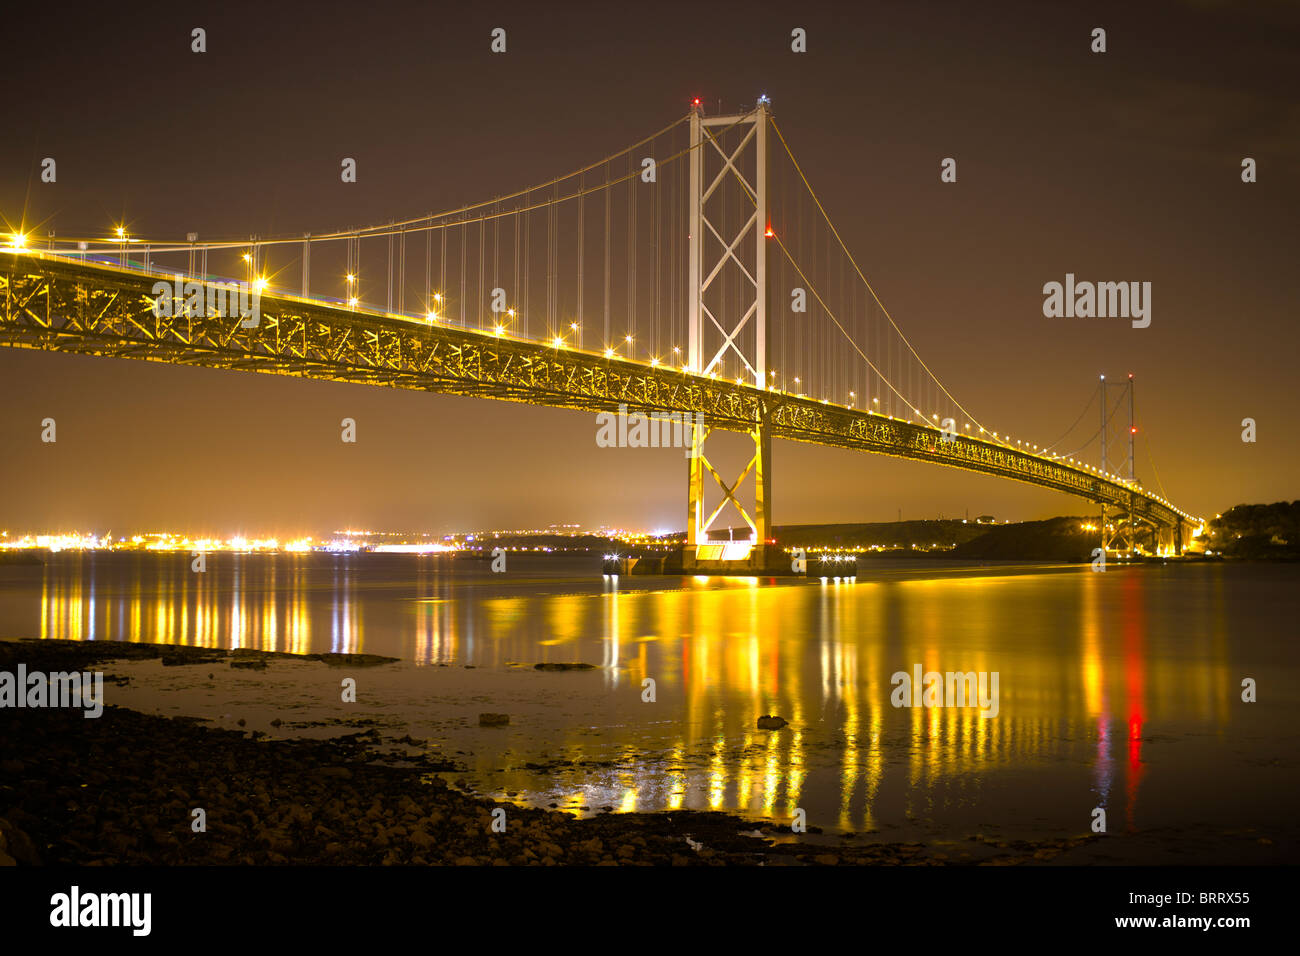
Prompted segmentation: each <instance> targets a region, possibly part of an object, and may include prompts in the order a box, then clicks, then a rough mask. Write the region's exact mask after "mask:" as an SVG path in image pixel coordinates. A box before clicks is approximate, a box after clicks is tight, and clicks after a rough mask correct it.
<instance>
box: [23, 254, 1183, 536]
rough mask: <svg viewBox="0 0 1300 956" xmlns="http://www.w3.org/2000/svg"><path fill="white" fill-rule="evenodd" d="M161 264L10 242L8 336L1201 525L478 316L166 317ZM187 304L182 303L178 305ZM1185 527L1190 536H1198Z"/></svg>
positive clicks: (53, 347) (1119, 487) (910, 435)
mask: <svg viewBox="0 0 1300 956" xmlns="http://www.w3.org/2000/svg"><path fill="white" fill-rule="evenodd" d="M170 278H171V274H170V273H167V274H162V273H158V274H147V273H143V272H139V271H134V270H129V269H119V268H116V267H113V266H104V265H99V264H90V263H85V262H76V261H69V260H68V259H66V258H62V257H58V256H51V255H46V254H42V253H39V252H22V253H17V252H0V301H2V302H3V316H2V317H0V346H9V347H16V348H33V349H44V350H49V351H62V352H73V353H79V354H83V355H101V356H111V357H116V358H136V359H146V360H149V361H156V362H169V363H173V364H180V365H201V366H206V367H209V368H223V369H235V370H242V371H254V372H268V373H272V374H277V375H295V376H301V377H306V378H316V379H326V380H329V381H337V382H356V383H363V384H367V385H383V386H389V387H393V388H407V389H416V390H421V391H429V392H441V393H445V394H453V395H469V396H475V397H480V398H495V399H501V400H505V401H512V402H522V403H527V404H531V405H544V406H551V407H557V408H573V409H584V410H587V411H593V412H600V411H617V410H618V408H619V406H620V405H625V406H626V407H627V409H628V410H629V411H641V412H689V413H691V414H693V415H702V416H704V418H705V420H706V421H707V423H708V425H709V426H710V427H712V428H720V429H726V430H731V431H752V430H753V429H754V427H755V424H756V423H757V422H760V421H761V422H763V423H764V424H765V425H766V426H767V427H768V428H769V429H770V431H771V434H772V435H774V436H776V437H779V438H786V439H790V440H791V441H800V442H807V443H811V444H817V445H831V446H837V447H841V448H852V449H857V450H860V451H868V452H874V453H877V454H882V455H892V456H894V457H898V458H908V459H912V460H916V461H929V462H933V463H935V464H940V465H947V466H950V467H954V468H962V469H965V470H968V471H974V472H979V473H982V474H989V475H997V476H1000V477H1004V478H1012V479H1015V480H1016V481H1023V482H1027V483H1029V484H1034V485H1039V486H1042V487H1046V488H1052V489H1055V490H1058V491H1063V492H1066V493H1068V494H1072V495H1076V496H1078V497H1080V498H1084V499H1087V500H1089V501H1092V502H1095V503H1098V504H1104V505H1107V506H1111V507H1114V508H1117V509H1120V510H1123V511H1126V512H1130V513H1131V514H1133V515H1134V516H1135V517H1137V518H1141V519H1145V520H1146V521H1148V522H1150V523H1152V524H1153V525H1156V526H1157V527H1162V528H1176V529H1178V530H1179V531H1180V532H1181V531H1182V530H1183V529H1185V528H1187V527H1189V526H1195V525H1196V524H1199V523H1200V519H1198V518H1194V517H1192V516H1191V515H1188V514H1186V513H1185V512H1183V511H1180V510H1179V509H1177V508H1175V507H1174V506H1173V505H1172V504H1170V503H1169V502H1168V501H1166V500H1164V499H1163V498H1160V497H1159V496H1157V495H1154V494H1152V493H1151V492H1149V491H1147V490H1145V489H1143V488H1142V487H1141V486H1135V485H1130V484H1128V483H1127V482H1124V481H1121V480H1116V479H1112V478H1108V477H1106V476H1104V475H1102V474H1100V473H1098V472H1096V471H1095V470H1093V469H1090V468H1088V467H1087V466H1083V465H1075V464H1070V463H1069V462H1065V461H1060V460H1056V459H1052V458H1050V457H1045V456H1041V455H1037V454H1033V453H1031V452H1026V451H1022V450H1020V449H1018V448H1010V447H1007V446H1006V445H1003V444H999V443H998V442H996V441H992V440H986V439H982V438H979V437H977V436H966V435H956V436H952V437H950V438H949V439H947V440H945V436H944V434H943V433H942V432H941V431H940V430H939V429H937V428H934V427H930V426H928V425H918V424H915V423H913V422H908V421H903V420H900V419H896V418H891V417H889V416H886V415H879V414H875V413H873V412H868V411H862V410H857V409H852V408H846V407H843V406H838V405H832V404H828V403H824V402H819V401H816V400H814V399H808V398H800V397H797V396H794V395H789V394H787V393H784V392H780V391H776V390H761V389H758V388H755V387H753V386H747V385H738V384H735V383H732V382H729V381H724V380H721V379H715V378H710V377H704V376H699V375H694V374H691V373H688V372H683V371H682V370H681V369H680V368H669V367H666V366H652V365H648V364H645V363H641V362H636V361H630V360H626V359H620V358H606V357H605V356H604V355H601V354H597V353H593V352H587V351H583V350H579V349H574V348H568V347H562V348H555V347H551V346H547V345H544V344H540V343H537V342H534V341H531V340H521V339H513V338H509V337H499V336H496V335H493V334H490V333H485V332H480V331H477V330H472V329H462V328H456V327H452V326H447V325H441V324H427V323H425V322H422V321H419V320H415V319H409V318H404V317H401V316H393V315H382V314H376V313H372V312H366V311H353V310H351V309H348V308H344V307H341V306H337V305H332V304H330V303H326V302H319V301H314V300H310V299H301V298H297V297H295V296H291V295H287V294H282V293H278V292H274V291H272V290H267V291H265V292H263V293H262V296H261V309H260V320H259V322H258V324H257V326H256V327H254V328H244V327H243V325H242V324H241V322H240V320H239V319H238V318H223V317H213V316H206V315H195V316H189V315H173V316H161V317H160V316H157V315H155V314H154V309H153V302H154V300H155V298H156V296H155V293H154V291H153V289H154V284H155V283H156V282H157V281H159V280H160V279H170ZM178 311H183V310H178ZM1184 540H1186V539H1184Z"/></svg>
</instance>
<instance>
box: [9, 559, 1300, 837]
mask: <svg viewBox="0 0 1300 956" xmlns="http://www.w3.org/2000/svg"><path fill="white" fill-rule="evenodd" d="M207 560H208V570H207V571H206V572H205V573H194V572H193V571H191V570H190V564H189V561H190V559H189V557H188V556H178V555H124V554H116V555H93V556H92V555H76V554H63V555H55V556H53V557H52V558H51V559H50V562H49V564H48V565H47V566H46V567H45V568H39V567H33V568H23V567H5V568H2V569H0V636H6V637H19V636H40V637H44V638H53V637H73V638H82V639H87V640H101V641H115V640H130V641H147V642H161V643H176V644H186V645H193V646H200V647H222V648H256V649H260V650H268V651H288V652H293V653H315V652H324V651H332V652H343V653H352V652H367V653H374V654H385V655H390V656H394V657H400V658H402V659H403V660H404V661H409V662H412V663H414V664H415V665H429V664H435V663H448V662H452V663H455V664H459V665H473V666H474V667H475V668H479V669H487V670H488V671H489V672H492V671H494V670H495V671H500V672H505V671H509V670H511V669H510V668H509V667H508V666H507V665H509V664H511V663H512V662H524V663H529V664H531V663H534V662H537V661H585V662H588V663H592V664H596V665H599V667H600V670H599V671H597V672H595V673H592V674H564V675H538V678H537V679H538V680H542V681H550V682H551V683H544V684H532V685H528V686H529V687H532V688H536V689H537V690H536V691H535V694H536V702H535V703H536V707H537V710H536V712H535V713H529V711H528V708H529V706H530V704H529V701H528V699H527V697H528V692H527V691H526V690H525V692H524V698H525V699H522V700H521V699H519V697H518V695H517V694H516V698H515V699H514V700H513V702H512V704H511V707H512V710H513V711H514V712H515V713H516V714H518V713H519V711H520V710H523V711H524V712H525V716H526V717H531V718H532V720H531V725H530V721H528V720H525V721H522V722H521V723H523V724H524V726H521V727H518V728H516V727H514V726H512V728H511V730H510V733H509V735H507V736H504V737H498V738H494V739H495V740H498V741H504V742H505V743H506V744H508V746H500V745H497V746H486V745H485V740H486V739H487V738H484V737H483V736H481V735H480V736H475V735H474V733H473V732H472V731H468V730H465V731H461V730H456V731H449V733H453V734H460V737H459V738H458V739H460V740H461V741H462V742H464V744H465V749H466V750H467V751H468V752H469V754H470V756H469V757H468V760H469V762H470V770H471V773H472V774H473V775H474V776H475V779H476V780H477V781H479V782H480V783H481V789H484V790H487V791H489V792H494V793H497V794H503V793H506V792H512V793H515V794H517V797H516V798H517V799H522V800H531V801H533V802H537V803H545V802H546V801H547V800H548V799H555V797H556V795H558V796H559V799H558V801H557V802H560V803H561V804H564V805H566V806H568V807H579V806H592V807H599V806H606V805H609V806H613V807H614V809H616V810H637V809H675V808H679V807H690V808H713V809H729V810H739V811H743V812H745V813H747V814H750V815H753V816H755V817H764V818H775V819H777V820H788V819H789V818H790V817H791V815H792V814H793V813H794V811H795V809H796V808H798V807H802V808H804V809H805V810H806V811H807V812H808V816H809V820H810V822H812V821H816V822H817V825H820V826H824V827H826V828H827V829H840V830H851V831H856V832H867V831H877V830H886V831H891V834H890V835H893V836H897V835H899V834H900V833H902V832H926V831H928V832H932V833H937V832H945V830H946V829H947V828H951V827H953V826H955V825H960V826H972V827H973V826H979V825H983V824H984V823H995V824H997V825H999V826H1003V827H1005V828H1008V829H1011V830H1017V831H1024V832H1026V833H1029V832H1042V833H1060V832H1061V831H1062V830H1063V831H1064V832H1066V833H1069V834H1079V833H1082V832H1085V831H1086V830H1087V827H1088V824H1089V822H1090V819H1091V818H1090V813H1091V810H1092V808H1093V807H1096V806H1101V807H1105V808H1107V813H1108V816H1109V826H1110V829H1111V831H1112V832H1115V831H1121V830H1134V829H1140V828H1142V827H1150V826H1153V825H1156V826H1165V825H1171V826H1183V825H1192V824H1193V823H1195V822H1197V821H1210V822H1211V823H1219V822H1221V823H1224V824H1225V825H1226V823H1230V822H1236V823H1241V822H1242V821H1243V820H1250V821H1258V820H1261V819H1263V820H1265V821H1267V820H1270V819H1273V817H1271V816H1270V814H1273V813H1274V812H1275V811H1276V818H1277V819H1279V820H1281V819H1283V817H1284V815H1286V816H1289V810H1287V809H1286V808H1287V805H1288V804H1290V803H1292V802H1293V801H1294V798H1295V796H1296V786H1295V783H1296V771H1295V760H1294V737H1293V736H1289V735H1288V731H1287V730H1286V728H1288V727H1290V726H1294V725H1295V718H1296V717H1297V716H1298V714H1297V691H1296V687H1297V682H1296V680H1295V678H1296V677H1297V676H1298V675H1297V673H1296V670H1297V667H1296V657H1295V654H1294V651H1293V650H1292V648H1293V644H1292V630H1293V628H1292V623H1291V621H1292V619H1293V618H1292V615H1293V610H1294V609H1293V605H1292V604H1291V603H1290V601H1291V594H1293V593H1294V585H1295V583H1296V577H1297V572H1296V571H1295V570H1293V569H1290V568H1287V567H1282V566H1263V565H1261V566H1222V565H1193V566H1181V567H1172V566H1171V567H1161V566H1147V567H1141V568H1130V569H1125V568H1117V569H1114V570H1110V571H1107V572H1106V573H1104V574H1095V573H1091V572H1089V571H1087V570H1079V569H1048V570H1038V571H1033V572H1030V571H1025V570H1021V571H1019V572H1017V573H1002V572H1000V571H997V570H993V571H989V570H985V571H978V570H971V569H963V570H956V569H953V570H950V569H949V568H948V567H946V566H944V565H941V564H938V563H935V562H927V563H925V564H923V565H916V564H911V565H904V564H894V563H886V562H878V563H877V564H876V565H873V566H872V568H871V569H869V570H864V572H863V573H862V574H861V575H860V577H859V579H858V581H857V582H856V583H847V582H842V583H839V584H835V583H833V582H828V583H827V584H825V585H822V584H819V583H816V582H813V583H798V584H791V583H790V582H788V581H787V582H780V581H778V582H771V581H763V582H759V581H757V580H755V579H732V580H720V579H704V580H699V579H693V578H682V579H623V580H621V581H620V580H617V579H611V578H602V577H601V576H600V574H599V573H598V567H599V563H598V562H599V558H598V557H597V558H593V559H585V560H577V559H559V560H558V561H556V560H547V561H542V560H540V559H534V560H532V561H530V560H528V559H525V558H516V557H514V556H512V557H511V558H510V562H511V570H510V571H509V572H508V573H507V574H504V575H494V574H491V573H490V572H489V571H488V567H487V564H486V563H480V562H467V561H454V560H452V559H448V558H445V557H414V556H377V555H360V556H346V555H340V556H320V555H278V556H267V555H243V556H232V555H209V556H208V559H207ZM918 663H919V664H921V665H922V666H923V667H924V669H926V670H935V671H985V672H987V671H997V672H998V673H999V675H1000V692H1001V693H1000V701H999V712H998V715H997V716H996V717H994V718H991V719H986V718H982V717H980V716H979V712H978V710H977V709H975V708H969V707H967V708H894V707H893V706H891V704H890V691H891V690H892V687H891V683H890V678H891V675H892V674H894V673H895V672H897V671H908V672H910V671H911V669H912V667H913V665H914V664H918ZM420 670H421V672H422V673H427V674H434V673H436V674H438V675H439V678H440V680H441V683H440V685H439V689H440V692H441V693H446V688H445V686H444V685H446V684H447V683H448V682H449V681H454V680H455V679H457V675H460V678H459V679H461V680H462V681H463V682H466V683H468V682H469V681H470V678H469V676H468V675H467V674H466V673H465V672H461V671H449V670H446V669H438V668H421V669H420ZM530 676H531V672H530ZM1247 676H1250V677H1255V678H1256V679H1262V680H1261V682H1262V683H1263V682H1266V684H1267V694H1268V697H1269V701H1268V706H1267V708H1265V707H1264V705H1263V704H1257V705H1249V704H1243V703H1242V702H1241V701H1240V682H1241V680H1242V678H1243V677H1247ZM479 678H481V675H479V676H478V677H476V678H475V679H479ZM646 678H652V679H653V680H654V681H655V685H656V686H655V690H656V701H655V702H654V703H653V704H650V703H645V702H643V701H642V699H641V696H642V688H643V685H642V682H643V680H644V679H646ZM475 686H476V687H477V686H478V685H475ZM543 689H544V692H543ZM475 699H479V698H475ZM1250 708H1258V709H1256V710H1251V709H1250ZM482 709H493V708H491V707H487V706H485V707H483V708H482ZM769 713H771V714H779V715H781V716H783V717H785V718H786V719H787V720H788V721H789V722H790V726H789V727H788V728H786V729H784V730H782V731H779V732H774V733H769V732H765V731H759V730H756V729H755V721H756V719H757V717H758V716H759V715H762V714H769ZM1279 754H1282V755H1283V756H1284V757H1285V758H1286V759H1282V760H1280V761H1279V760H1278V756H1279ZM539 755H545V757H546V758H547V759H548V760H551V761H555V760H559V759H561V758H562V759H566V760H573V761H575V762H576V764H577V766H564V767H560V768H555V767H553V766H551V767H548V769H547V770H546V771H544V772H538V771H536V770H532V771H530V770H527V769H523V764H524V763H525V762H526V760H534V759H536V760H539V761H540V762H545V761H541V758H540V756H539ZM584 761H585V763H584ZM1193 798H1194V799H1193ZM1261 813H1262V814H1263V816H1262V817H1261Z"/></svg>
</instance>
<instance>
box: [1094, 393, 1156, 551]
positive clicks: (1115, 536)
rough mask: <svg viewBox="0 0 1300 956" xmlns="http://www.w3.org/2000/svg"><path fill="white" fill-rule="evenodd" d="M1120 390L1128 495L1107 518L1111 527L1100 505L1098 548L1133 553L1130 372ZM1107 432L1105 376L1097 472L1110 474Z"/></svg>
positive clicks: (1135, 539) (1133, 432)
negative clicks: (1125, 409)
mask: <svg viewBox="0 0 1300 956" xmlns="http://www.w3.org/2000/svg"><path fill="white" fill-rule="evenodd" d="M1124 388H1125V389H1126V390H1127V393H1128V469H1127V470H1128V475H1127V478H1128V480H1129V482H1130V483H1131V486H1132V487H1131V488H1130V489H1129V493H1128V501H1127V504H1126V505H1125V506H1123V507H1120V508H1118V509H1115V510H1112V512H1111V515H1110V519H1111V520H1112V521H1113V522H1114V525H1113V527H1110V526H1108V525H1107V513H1106V506H1105V505H1104V504H1103V505H1102V506H1101V546H1102V547H1103V548H1104V549H1106V550H1107V551H1117V552H1119V553H1121V554H1133V553H1134V552H1135V551H1137V550H1138V527H1137V518H1136V516H1135V515H1134V511H1133V503H1134V498H1135V497H1136V496H1137V473H1136V471H1135V468H1134V461H1135V459H1134V455H1133V448H1134V441H1135V439H1136V437H1137V423H1136V421H1135V420H1134V416H1133V407H1134V401H1133V373H1132V372H1130V373H1129V376H1128V381H1127V382H1126V383H1125V385H1124ZM1109 431H1110V416H1109V414H1108V412H1107V409H1106V376H1105V375H1103V376H1102V377H1101V470H1102V471H1103V472H1107V473H1108V472H1109V471H1110V461H1109V459H1108V458H1107V455H1106V438H1107V435H1108V433H1109ZM1152 534H1153V542H1152V543H1153V547H1152V550H1153V551H1155V550H1157V547H1158V545H1159V543H1160V542H1159V539H1158V536H1156V535H1155V529H1154V528H1153V529H1152Z"/></svg>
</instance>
